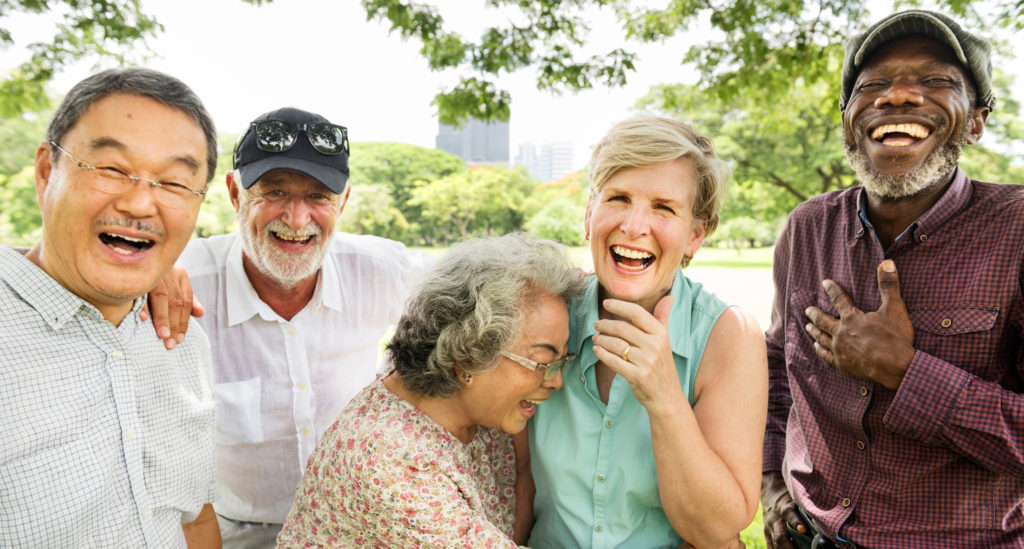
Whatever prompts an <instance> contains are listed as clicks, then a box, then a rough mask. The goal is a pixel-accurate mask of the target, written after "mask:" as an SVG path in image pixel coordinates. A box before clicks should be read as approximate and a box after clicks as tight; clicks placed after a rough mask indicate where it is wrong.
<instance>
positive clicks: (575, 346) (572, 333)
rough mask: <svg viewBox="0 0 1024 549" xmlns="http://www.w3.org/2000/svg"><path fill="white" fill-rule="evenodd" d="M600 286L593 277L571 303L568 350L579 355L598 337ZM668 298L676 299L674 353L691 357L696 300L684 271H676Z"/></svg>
mask: <svg viewBox="0 0 1024 549" xmlns="http://www.w3.org/2000/svg"><path fill="white" fill-rule="evenodd" d="M599 287H600V285H599V284H598V282H597V277H596V276H590V277H588V278H587V284H586V286H585V287H584V288H583V291H582V292H580V295H578V296H576V297H575V298H574V299H573V300H572V303H571V306H570V311H571V312H572V313H573V314H570V315H569V350H570V351H571V352H572V353H574V354H576V355H580V353H581V352H582V349H583V342H585V341H586V340H588V339H590V338H591V337H593V336H594V335H596V334H597V329H596V328H594V323H595V322H597V320H598V314H597V311H598V309H597V308H598V305H599V304H598V288H599ZM669 295H671V296H672V297H673V298H674V299H675V301H674V302H673V303H672V309H671V311H670V312H669V316H668V332H669V335H668V337H669V343H671V344H672V352H673V353H674V354H676V355H678V356H681V357H689V355H690V349H689V347H688V346H687V343H688V341H687V340H688V337H687V335H688V334H689V333H690V313H691V303H690V302H691V301H692V300H693V288H692V286H691V284H690V280H689V279H688V278H686V276H685V275H684V274H683V270H682V269H678V270H677V271H676V275H675V278H674V279H673V280H672V289H671V290H670V291H669Z"/></svg>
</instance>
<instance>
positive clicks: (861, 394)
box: [860, 386, 868, 396]
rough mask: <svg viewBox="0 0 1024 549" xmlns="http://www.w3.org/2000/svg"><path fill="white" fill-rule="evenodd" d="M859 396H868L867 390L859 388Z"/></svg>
mask: <svg viewBox="0 0 1024 549" xmlns="http://www.w3.org/2000/svg"><path fill="white" fill-rule="evenodd" d="M860 396H868V388H867V387H863V386H862V387H861V388H860Z"/></svg>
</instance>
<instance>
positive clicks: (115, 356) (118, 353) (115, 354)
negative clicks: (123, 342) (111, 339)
mask: <svg viewBox="0 0 1024 549" xmlns="http://www.w3.org/2000/svg"><path fill="white" fill-rule="evenodd" d="M110 358H112V359H114V360H121V359H122V358H124V353H122V352H121V351H114V352H112V353H110Z"/></svg>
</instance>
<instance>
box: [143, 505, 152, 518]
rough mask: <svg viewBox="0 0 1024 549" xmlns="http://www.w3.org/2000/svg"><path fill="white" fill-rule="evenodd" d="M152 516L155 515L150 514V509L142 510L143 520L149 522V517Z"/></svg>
mask: <svg viewBox="0 0 1024 549" xmlns="http://www.w3.org/2000/svg"><path fill="white" fill-rule="evenodd" d="M152 514H153V513H151V512H150V510H149V508H148V507H147V508H145V509H143V510H142V518H144V519H146V520H149V517H150V516H152Z"/></svg>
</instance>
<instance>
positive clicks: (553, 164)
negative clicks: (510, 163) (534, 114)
mask: <svg viewBox="0 0 1024 549" xmlns="http://www.w3.org/2000/svg"><path fill="white" fill-rule="evenodd" d="M572 150H573V145H572V143H570V142H568V141H560V142H557V143H541V144H540V145H535V144H533V143H520V144H519V154H518V155H517V156H516V163H515V164H516V166H525V167H526V169H528V170H529V171H530V175H531V176H533V177H534V178H535V179H538V180H540V181H544V182H547V181H554V180H556V179H560V178H561V177H562V176H564V175H565V174H567V173H569V172H571V171H573V163H572Z"/></svg>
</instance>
